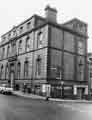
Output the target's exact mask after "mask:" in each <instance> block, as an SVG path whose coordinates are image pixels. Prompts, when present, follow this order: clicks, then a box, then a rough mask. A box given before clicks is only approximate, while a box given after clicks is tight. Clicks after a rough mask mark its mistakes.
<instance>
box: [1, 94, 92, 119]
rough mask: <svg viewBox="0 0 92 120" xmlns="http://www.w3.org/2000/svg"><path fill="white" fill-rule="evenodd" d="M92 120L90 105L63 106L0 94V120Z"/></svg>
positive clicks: (91, 106)
mask: <svg viewBox="0 0 92 120" xmlns="http://www.w3.org/2000/svg"><path fill="white" fill-rule="evenodd" d="M82 119H83V120H92V104H65V103H55V102H50V101H49V102H48V101H43V100H32V99H28V98H23V97H17V96H5V95H1V94H0V120H82Z"/></svg>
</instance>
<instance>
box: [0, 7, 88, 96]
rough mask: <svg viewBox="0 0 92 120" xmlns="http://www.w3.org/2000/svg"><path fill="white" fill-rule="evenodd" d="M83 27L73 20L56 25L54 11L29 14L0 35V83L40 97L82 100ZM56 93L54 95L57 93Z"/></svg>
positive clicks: (84, 71) (84, 79) (84, 73)
mask: <svg viewBox="0 0 92 120" xmlns="http://www.w3.org/2000/svg"><path fill="white" fill-rule="evenodd" d="M87 39H88V36H87V24H86V23H84V22H83V21H80V20H79V19H77V18H74V19H72V20H70V21H68V22H66V23H64V24H58V23H57V10H56V9H54V8H51V7H50V6H47V7H46V8H45V18H43V17H41V16H38V15H33V16H32V17H31V18H29V19H27V20H25V21H24V22H22V23H21V24H19V25H18V26H14V27H13V28H12V29H11V30H10V31H8V32H7V33H5V34H4V35H2V36H1V43H0V55H1V57H0V82H1V84H2V83H8V84H9V85H10V86H11V87H13V88H14V89H17V90H23V88H24V86H25V87H26V88H29V89H31V90H32V91H34V92H35V93H36V94H43V92H45V90H44V88H45V85H46V84H49V85H50V86H51V89H50V90H51V94H54V96H73V95H76V96H78V97H79V98H82V96H83V95H85V94H87V93H88V81H87V80H88V79H87ZM57 91H58V92H57Z"/></svg>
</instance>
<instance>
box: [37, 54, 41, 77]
mask: <svg viewBox="0 0 92 120" xmlns="http://www.w3.org/2000/svg"><path fill="white" fill-rule="evenodd" d="M41 62H42V60H41V57H40V55H39V56H38V58H37V59H36V75H37V76H40V75H41Z"/></svg>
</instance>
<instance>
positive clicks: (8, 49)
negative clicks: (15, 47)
mask: <svg viewBox="0 0 92 120" xmlns="http://www.w3.org/2000/svg"><path fill="white" fill-rule="evenodd" d="M9 52H10V46H8V47H7V57H8V56H9Z"/></svg>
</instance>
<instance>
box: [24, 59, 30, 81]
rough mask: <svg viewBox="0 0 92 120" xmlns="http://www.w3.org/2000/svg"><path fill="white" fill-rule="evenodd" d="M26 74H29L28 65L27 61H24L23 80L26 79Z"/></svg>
mask: <svg viewBox="0 0 92 120" xmlns="http://www.w3.org/2000/svg"><path fill="white" fill-rule="evenodd" d="M28 74H29V63H28V60H26V61H25V62H24V78H26V79H27V78H28Z"/></svg>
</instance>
